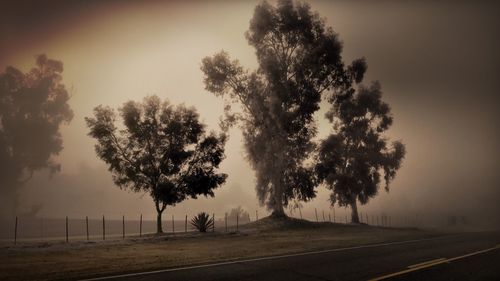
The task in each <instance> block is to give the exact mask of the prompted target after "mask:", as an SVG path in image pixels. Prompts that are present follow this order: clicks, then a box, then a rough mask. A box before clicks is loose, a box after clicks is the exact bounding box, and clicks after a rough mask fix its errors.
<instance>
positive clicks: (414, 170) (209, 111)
mask: <svg viewBox="0 0 500 281" xmlns="http://www.w3.org/2000/svg"><path fill="white" fill-rule="evenodd" d="M5 2H6V1H2V4H0V68H1V69H2V71H3V69H4V68H5V66H7V65H13V66H16V67H18V68H20V69H22V70H24V71H26V70H28V69H29V68H30V67H31V66H33V65H34V56H35V55H37V54H41V53H45V54H47V55H48V56H49V57H50V58H53V59H57V60H61V61H62V62H63V63H64V72H63V77H64V82H65V84H66V86H67V87H68V88H69V89H71V100H70V105H71V107H72V109H73V110H74V113H75V116H74V119H73V121H72V122H71V123H70V125H68V126H64V127H63V128H62V134H63V141H64V150H63V152H62V153H61V154H60V156H59V157H58V160H59V161H60V163H61V164H62V171H61V173H59V174H57V175H55V176H54V177H53V178H52V179H50V180H49V179H48V176H47V175H46V174H44V173H38V174H37V175H36V176H35V178H34V179H33V180H32V181H31V182H30V183H29V184H28V186H27V187H26V188H25V190H24V195H23V198H25V200H23V201H24V202H25V203H24V204H25V207H28V206H30V205H31V204H34V203H41V204H44V208H43V210H42V212H41V213H42V215H45V216H63V215H65V214H68V215H70V216H85V215H89V216H98V215H100V214H103V213H104V214H107V215H109V216H117V217H118V216H121V214H125V215H129V216H132V215H134V216H135V215H137V214H139V213H141V212H142V213H143V214H147V215H148V216H150V217H153V216H154V215H155V210H154V207H153V203H152V200H151V199H150V198H149V196H148V195H144V196H142V194H134V193H130V192H127V191H121V190H119V188H118V187H115V186H114V185H113V183H112V181H111V175H110V174H109V172H108V171H107V168H106V166H105V165H104V163H103V162H102V161H100V160H99V159H97V157H96V156H95V153H94V148H93V145H94V140H93V139H91V138H90V137H88V136H87V135H86V134H87V132H88V130H87V128H86V126H85V122H84V117H86V116H90V115H91V113H92V109H93V108H94V107H95V106H97V105H99V104H104V105H110V106H112V107H115V108H116V107H119V106H120V105H121V104H123V103H124V102H125V101H127V100H129V99H134V100H140V99H142V98H143V97H144V96H146V95H149V94H156V95H158V96H160V97H161V98H168V99H169V100H170V101H171V102H172V103H186V104H187V105H193V106H195V107H196V108H197V109H198V111H199V113H200V115H201V117H202V119H203V120H204V121H205V122H206V123H207V124H208V125H209V126H211V127H212V128H216V124H217V121H218V117H219V115H220V114H221V113H222V103H221V101H220V100H219V99H218V98H216V97H214V96H212V95H211V94H210V93H208V92H206V91H205V90H204V86H203V82H202V78H203V76H202V72H201V71H200V69H199V68H200V62H201V59H202V58H203V57H205V56H209V55H212V54H214V53H216V52H218V51H219V50H221V49H224V50H226V51H227V52H228V53H229V54H230V55H231V56H232V57H233V58H237V59H239V60H240V62H241V64H242V65H244V66H245V67H248V68H251V69H253V68H255V67H256V59H255V55H254V50H253V49H252V48H251V47H250V46H249V45H248V44H247V42H246V39H245V37H244V32H245V31H246V30H247V29H248V24H249V20H250V18H251V17H252V14H253V8H254V7H255V5H256V3H258V2H255V1H241V2H238V1H219V2H209V1H193V2H188V1H182V2H181V1H179V2H174V1H136V2H134V1H121V2H120V1H62V0H61V1H52V0H50V1H33V2H32V3H31V2H26V1H11V2H12V3H11V4H8V3H5ZM310 3H311V6H312V8H313V10H316V11H318V12H319V13H320V15H321V16H322V17H325V18H326V20H327V25H329V26H332V27H333V28H334V30H335V31H336V32H337V33H339V35H340V38H341V40H342V41H343V43H344V52H343V57H344V59H345V60H346V62H349V61H351V60H352V59H355V58H358V57H361V56H365V57H366V59H367V62H368V73H367V76H366V78H365V81H370V80H380V82H381V83H382V89H383V91H384V99H385V100H386V101H387V102H388V103H389V104H390V105H391V107H392V112H393V115H394V121H395V122H394V125H393V127H392V128H391V130H390V131H389V137H391V138H393V139H401V140H402V141H403V142H404V143H405V144H406V145H407V150H408V153H407V157H406V159H405V160H404V162H403V167H402V168H401V170H400V171H399V174H398V176H397V177H396V180H395V181H394V182H393V184H392V186H391V192H390V193H389V194H386V193H385V191H383V190H381V192H380V196H378V197H377V198H376V199H374V200H372V201H371V202H370V203H369V204H368V205H367V206H362V207H360V210H361V211H362V212H363V211H366V210H368V211H370V212H383V211H385V212H389V213H392V214H396V213H398V212H411V213H421V214H422V213H427V212H435V213H438V214H441V215H443V216H446V215H448V214H462V213H463V214H466V213H470V212H473V213H474V214H478V215H484V214H488V215H492V214H499V213H500V207H499V206H500V204H498V199H500V189H499V183H500V176H499V173H498V172H497V169H498V167H499V166H500V160H499V157H498V155H499V144H500V131H499V129H500V126H499V124H500V121H499V120H500V113H499V112H500V111H499V110H498V109H497V107H498V106H499V104H500V103H499V101H500V98H499V94H500V93H499V89H500V85H499V84H500V79H499V74H500V55H499V54H498V50H500V37H499V35H498V34H500V19H499V17H498V15H499V14H500V13H499V12H500V9H499V7H498V5H496V4H495V2H494V1H467V2H466V1H310ZM366 83H367V82H366ZM317 117H318V122H319V127H320V136H324V135H325V134H327V133H328V132H329V130H330V127H329V124H328V123H327V122H326V120H324V118H323V116H322V113H319V114H318V115H317ZM226 155H227V159H226V160H225V161H224V162H223V165H222V170H223V171H224V172H226V173H228V174H229V178H228V181H227V184H226V185H225V186H224V187H222V188H221V189H220V190H218V191H217V192H216V197H215V198H213V199H199V200H196V201H194V200H188V201H186V202H184V203H181V204H178V205H177V206H176V207H175V208H173V210H172V208H169V209H167V214H169V213H172V212H173V213H175V214H179V215H183V214H184V213H186V212H187V213H189V214H193V213H196V212H198V211H201V210H206V211H209V212H216V213H220V214H223V212H224V211H227V210H228V209H229V208H231V207H235V206H238V205H241V206H242V207H243V208H245V209H249V210H250V213H251V214H253V213H254V211H255V209H256V208H258V203H257V200H256V196H255V192H254V184H253V180H254V174H253V171H252V170H251V168H250V166H249V165H248V163H247V162H246V161H245V159H244V153H243V146H242V143H241V135H240V133H239V130H238V129H234V130H232V132H231V139H230V141H229V142H228V144H227V147H226ZM327 198H328V192H327V191H326V190H325V189H324V188H322V187H320V188H319V189H318V197H317V198H316V199H315V200H314V201H312V202H311V203H308V204H305V206H304V207H305V211H304V212H306V213H309V214H312V213H313V212H314V208H315V207H317V208H319V209H320V210H322V209H324V210H327V208H328V205H329V203H328V201H327ZM261 212H264V209H263V208H262V209H261ZM338 212H340V213H342V212H343V210H342V211H338Z"/></svg>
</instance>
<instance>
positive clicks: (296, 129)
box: [201, 1, 346, 216]
mask: <svg viewBox="0 0 500 281" xmlns="http://www.w3.org/2000/svg"><path fill="white" fill-rule="evenodd" d="M246 38H247V40H248V43H249V44H250V45H252V46H253V47H254V48H255V50H256V55H257V60H258V63H259V67H258V69H257V70H255V71H252V72H249V71H246V70H244V69H243V68H242V67H241V66H240V65H239V63H238V61H237V60H231V59H230V58H229V56H228V54H227V53H225V52H224V51H222V52H220V53H218V54H215V55H214V56H213V57H206V58H204V59H203V61H202V66H201V70H202V71H203V73H204V76H205V77H204V82H205V88H206V89H207V90H208V91H210V92H212V93H214V94H215V95H216V96H221V97H223V98H224V100H225V102H226V107H225V109H226V119H225V122H223V125H224V126H225V127H229V126H231V125H233V124H235V123H236V122H239V124H241V128H242V131H243V137H244V143H245V148H246V152H247V158H248V160H249V161H250V163H251V165H252V168H253V169H254V170H255V172H256V177H257V186H256V190H257V195H258V198H259V201H260V203H261V204H263V203H266V205H267V207H268V209H271V210H272V211H273V215H277V216H284V215H285V214H284V206H287V204H288V202H289V200H291V199H300V200H303V201H307V200H309V199H311V198H313V197H314V196H315V191H314V188H315V186H316V180H315V174H314V169H313V168H312V167H311V166H309V165H306V160H307V159H308V158H309V155H310V153H311V152H312V151H313V150H314V147H315V145H314V143H313V142H312V140H311V139H312V138H313V137H314V136H315V135H316V132H317V129H316V124H315V122H314V118H313V115H314V113H315V112H316V111H317V110H318V109H319V103H320V101H321V96H322V93H323V92H326V91H328V90H331V89H335V88H337V87H341V86H342V85H343V83H344V82H343V81H345V76H346V73H345V71H344V65H343V63H342V59H341V56H340V54H341V51H342V45H341V43H340V41H339V40H338V36H337V34H336V33H334V32H333V30H332V29H331V28H327V27H325V23H324V20H322V19H321V18H320V17H319V15H318V14H317V13H315V12H311V9H310V7H309V5H307V4H305V3H296V4H295V3H293V2H292V1H278V4H277V6H276V7H274V6H272V5H270V4H268V3H267V2H263V3H261V4H259V5H257V6H256V8H255V12H254V15H253V18H252V20H251V21H250V28H249V30H248V31H247V33H246ZM235 104H236V105H239V108H240V110H237V111H235V110H233V109H232V105H235Z"/></svg>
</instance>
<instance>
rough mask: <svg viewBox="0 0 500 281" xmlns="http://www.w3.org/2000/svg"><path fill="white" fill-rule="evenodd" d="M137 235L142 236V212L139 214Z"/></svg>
mask: <svg viewBox="0 0 500 281" xmlns="http://www.w3.org/2000/svg"><path fill="white" fill-rule="evenodd" d="M139 237H142V214H141V219H140V221H139Z"/></svg>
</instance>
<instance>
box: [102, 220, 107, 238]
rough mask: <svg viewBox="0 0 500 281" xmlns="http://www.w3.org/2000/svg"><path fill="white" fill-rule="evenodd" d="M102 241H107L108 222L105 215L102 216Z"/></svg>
mask: <svg viewBox="0 0 500 281" xmlns="http://www.w3.org/2000/svg"><path fill="white" fill-rule="evenodd" d="M102 240H106V222H105V220H104V215H103V216H102Z"/></svg>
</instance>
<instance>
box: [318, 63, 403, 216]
mask: <svg viewBox="0 0 500 281" xmlns="http://www.w3.org/2000/svg"><path fill="white" fill-rule="evenodd" d="M355 65H358V67H357V69H358V70H357V71H354V72H353V71H351V70H348V71H351V73H356V74H355V75H351V76H350V77H351V78H350V79H349V83H350V84H351V87H346V88H344V89H343V91H342V92H339V93H337V95H335V96H333V97H332V98H331V99H330V102H331V103H332V108H331V110H330V111H329V112H328V113H327V114H326V117H327V118H328V119H329V121H330V122H331V123H332V124H333V128H334V133H333V134H331V135H330V136H328V137H327V138H326V139H324V140H323V141H321V143H320V146H319V153H318V155H317V159H316V171H317V175H318V179H319V180H320V181H321V182H324V183H325V184H326V187H327V188H328V189H330V190H331V191H332V193H331V195H330V201H331V203H332V206H333V205H334V204H335V203H337V204H338V205H339V206H350V207H351V209H352V222H354V223H359V217H358V209H357V201H358V200H359V202H360V203H361V204H366V203H367V202H368V200H369V199H370V198H372V197H374V196H375V195H376V194H377V192H378V190H379V188H380V183H381V179H380V178H381V176H382V173H383V174H384V180H385V189H386V191H389V183H390V182H391V181H392V180H393V179H394V178H395V176H396V171H397V170H398V169H399V167H400V166H401V162H402V160H403V158H404V156H405V146H404V145H403V144H402V143H401V142H400V141H395V142H392V144H390V145H389V144H388V141H387V139H386V137H384V135H383V133H384V132H385V131H386V130H387V129H389V127H390V126H391V124H392V120H393V119H392V116H391V115H390V107H389V105H388V104H387V103H384V102H383V101H382V92H381V88H380V84H379V83H378V82H374V83H372V85H371V86H370V87H369V88H366V87H364V86H363V85H361V84H360V85H358V86H357V89H355V87H354V86H353V85H354V83H360V82H361V81H362V79H363V74H364V72H365V70H366V65H365V63H364V61H363V62H361V61H358V62H357V63H355Z"/></svg>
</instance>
